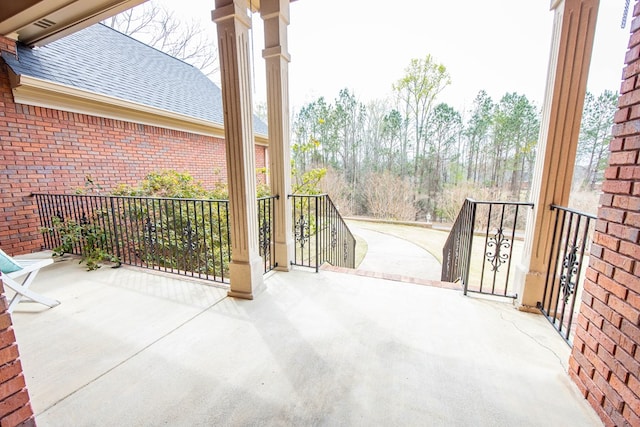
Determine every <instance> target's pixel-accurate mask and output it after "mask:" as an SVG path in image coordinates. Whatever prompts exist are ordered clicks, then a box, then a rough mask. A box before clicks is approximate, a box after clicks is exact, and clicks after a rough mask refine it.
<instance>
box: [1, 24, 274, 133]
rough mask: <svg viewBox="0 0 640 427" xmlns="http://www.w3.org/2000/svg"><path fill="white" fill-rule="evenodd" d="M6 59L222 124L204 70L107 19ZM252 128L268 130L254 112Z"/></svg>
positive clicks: (16, 66) (15, 66)
mask: <svg viewBox="0 0 640 427" xmlns="http://www.w3.org/2000/svg"><path fill="white" fill-rule="evenodd" d="M3 59H4V60H5V61H6V62H7V64H8V65H9V66H10V67H11V69H12V70H13V71H14V72H15V73H16V74H20V75H26V76H31V77H35V78H39V79H42V80H47V81H51V82H54V83H60V84H64V85H67V86H71V87H74V88H77V89H84V90H89V91H92V92H96V93H99V94H102V95H108V96H113V97H116V98H120V99H123V100H127V101H132V102H136V103H140V104H144V105H147V106H150V107H155V108H160V109H163V110H167V111H171V112H174V113H179V114H183V115H186V116H189V117H193V118H199V119H203V120H207V121H210V122H213V123H216V124H220V125H222V124H223V108H222V94H221V91H220V88H219V87H218V86H217V85H216V84H215V83H213V82H212V81H211V80H209V79H208V78H207V77H206V76H205V75H204V74H203V73H202V72H201V71H200V70H198V69H197V68H195V67H193V66H192V65H189V64H187V63H185V62H183V61H180V60H178V59H176V58H173V57H171V56H169V55H167V54H165V53H163V52H161V51H159V50H156V49H154V48H152V47H150V46H148V45H146V44H144V43H141V42H139V41H137V40H135V39H133V38H131V37H129V36H127V35H125V34H122V33H120V32H118V31H116V30H114V29H112V28H110V27H107V26H105V25H103V24H95V25H92V26H90V27H88V28H85V29H83V30H81V31H78V32H76V33H73V34H71V35H69V36H66V37H64V38H62V39H59V40H57V41H55V42H53V43H50V44H47V45H45V46H43V47H40V48H36V49H31V48H29V47H26V46H22V45H19V46H18V59H16V58H15V57H14V56H13V55H10V54H6V53H4V52H3ZM254 130H255V132H256V133H257V134H260V135H265V136H266V135H267V126H266V124H265V123H264V122H263V121H262V120H260V119H259V118H257V117H256V116H254Z"/></svg>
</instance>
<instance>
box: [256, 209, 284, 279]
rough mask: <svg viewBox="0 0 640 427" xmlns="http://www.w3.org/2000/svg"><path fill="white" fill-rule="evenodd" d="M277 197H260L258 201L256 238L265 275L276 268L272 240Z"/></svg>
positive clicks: (273, 242)
mask: <svg viewBox="0 0 640 427" xmlns="http://www.w3.org/2000/svg"><path fill="white" fill-rule="evenodd" d="M278 198H279V196H267V197H260V198H259V199H258V237H259V247H260V256H261V257H262V260H263V262H264V272H265V273H267V272H269V271H271V270H273V269H274V268H275V267H277V266H278V264H277V263H276V256H275V252H276V245H275V240H274V236H275V234H274V231H275V230H274V226H275V223H276V222H275V220H274V219H275V215H276V212H275V207H276V204H275V200H276V199H278Z"/></svg>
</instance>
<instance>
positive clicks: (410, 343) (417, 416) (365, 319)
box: [13, 260, 601, 427]
mask: <svg viewBox="0 0 640 427" xmlns="http://www.w3.org/2000/svg"><path fill="white" fill-rule="evenodd" d="M266 283H267V287H266V290H265V291H264V292H263V293H262V294H260V295H259V296H258V297H257V298H256V299H255V300H253V301H244V300H237V299H232V298H228V297H227V296H226V291H225V290H224V289H222V288H218V287H214V286H210V285H203V284H201V283H198V282H195V281H188V280H184V279H182V278H179V277H167V276H166V275H158V274H155V273H150V272H145V271H143V270H139V269H133V268H128V267H122V268H119V269H111V268H102V269H100V270H98V271H94V272H86V271H84V269H83V266H80V265H78V264H77V262H76V261H75V260H66V261H62V262H58V263H55V264H54V265H52V266H50V267H47V268H46V269H44V270H42V272H41V273H40V276H39V277H38V278H37V279H36V282H35V283H34V285H33V288H34V289H35V290H37V291H39V292H41V293H43V294H46V295H47V296H51V297H54V298H56V299H59V300H60V301H61V302H62V304H61V305H59V306H57V307H55V308H53V309H47V308H46V307H44V306H40V305H37V304H28V303H23V304H20V305H19V306H18V307H17V309H16V311H15V312H14V315H13V320H14V324H15V330H16V336H17V340H18V345H19V347H20V353H21V358H22V363H23V367H24V371H25V376H26V381H27V386H28V388H29V391H30V394H31V398H32V404H33V407H34V410H35V413H36V420H37V423H38V425H39V426H40V427H45V426H114V425H117V426H148V425H171V426H226V425H229V426H245V425H251V426H254V425H282V426H289V425H331V426H333V425H356V426H360V425H362V426H371V425H381V426H382V425H390V426H399V425H402V426H409V425H419V426H440V425H442V426H445V425H446V426H471V425H473V426H516V425H517V426H599V425H601V422H600V421H599V419H598V418H597V416H596V415H595V413H594V412H593V410H592V409H591V408H590V407H589V405H588V404H587V402H586V401H585V400H584V399H583V398H582V396H581V395H580V393H579V392H578V390H577V388H576V387H575V386H574V385H573V383H572V382H571V381H570V380H569V378H568V376H567V374H566V364H567V360H568V356H569V348H568V346H567V345H566V344H565V343H564V341H562V339H561V338H560V337H559V336H558V334H557V333H556V332H555V330H554V329H553V328H552V327H551V326H550V325H549V324H548V322H547V321H546V320H545V319H544V317H542V316H538V315H533V314H527V313H521V312H518V311H517V310H515V309H514V308H513V306H511V305H510V304H509V303H503V302H494V301H489V300H486V299H479V298H471V297H464V296H463V295H462V294H461V292H459V291H455V290H449V289H439V288H434V287H429V286H421V285H415V284H407V283H399V282H392V281H385V280H381V279H374V278H367V277H361V276H357V275H348V274H340V273H336V272H331V271H321V272H320V273H314V272H311V271H307V270H294V271H292V272H289V273H275V274H272V275H271V276H269V277H268V279H267V281H266Z"/></svg>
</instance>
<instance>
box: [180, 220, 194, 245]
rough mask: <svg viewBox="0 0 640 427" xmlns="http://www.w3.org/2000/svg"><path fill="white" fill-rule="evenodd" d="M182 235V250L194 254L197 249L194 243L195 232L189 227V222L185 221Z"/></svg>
mask: <svg viewBox="0 0 640 427" xmlns="http://www.w3.org/2000/svg"><path fill="white" fill-rule="evenodd" d="M182 235H183V236H184V243H183V245H184V248H185V250H187V251H189V252H194V251H195V250H196V247H197V243H196V231H195V230H194V229H193V227H192V226H191V221H187V224H186V225H185V227H184V228H183V229H182Z"/></svg>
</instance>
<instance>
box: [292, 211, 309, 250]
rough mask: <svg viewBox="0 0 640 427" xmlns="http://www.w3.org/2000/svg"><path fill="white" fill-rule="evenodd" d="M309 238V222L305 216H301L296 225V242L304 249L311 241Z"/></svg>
mask: <svg viewBox="0 0 640 427" xmlns="http://www.w3.org/2000/svg"><path fill="white" fill-rule="evenodd" d="M309 237H310V232H309V221H308V220H307V219H306V218H305V217H304V215H300V218H298V220H297V221H296V225H295V239H296V242H298V244H299V245H300V247H301V248H304V246H305V245H306V244H307V242H308V241H309Z"/></svg>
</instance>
